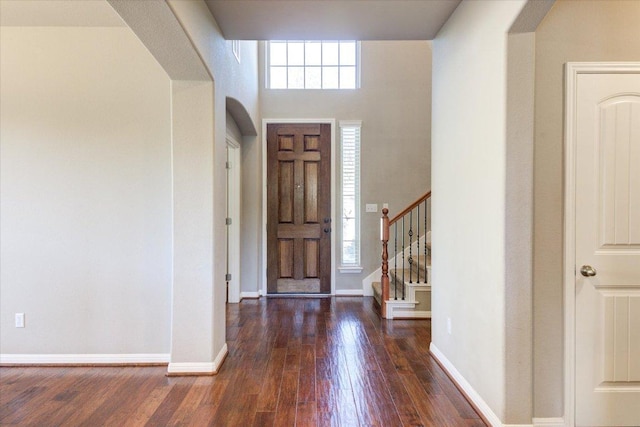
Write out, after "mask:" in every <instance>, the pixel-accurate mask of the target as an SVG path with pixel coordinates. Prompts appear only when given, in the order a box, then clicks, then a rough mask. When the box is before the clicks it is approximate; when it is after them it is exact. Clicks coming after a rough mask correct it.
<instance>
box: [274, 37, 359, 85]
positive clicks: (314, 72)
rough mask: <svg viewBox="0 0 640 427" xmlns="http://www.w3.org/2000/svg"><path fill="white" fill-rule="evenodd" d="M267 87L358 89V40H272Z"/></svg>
mask: <svg viewBox="0 0 640 427" xmlns="http://www.w3.org/2000/svg"><path fill="white" fill-rule="evenodd" d="M267 63H268V67H267V71H268V72H267V74H268V76H267V87H268V88H271V89H356V88H358V87H359V70H358V68H359V43H358V42H356V41H352V40H351V41H271V42H268V43H267Z"/></svg>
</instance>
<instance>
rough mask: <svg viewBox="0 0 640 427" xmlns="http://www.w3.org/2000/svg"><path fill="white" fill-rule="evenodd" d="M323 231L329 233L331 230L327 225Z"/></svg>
mask: <svg viewBox="0 0 640 427" xmlns="http://www.w3.org/2000/svg"><path fill="white" fill-rule="evenodd" d="M323 231H324V232H325V233H330V232H331V229H330V228H329V227H327V228H325V229H324V230H323Z"/></svg>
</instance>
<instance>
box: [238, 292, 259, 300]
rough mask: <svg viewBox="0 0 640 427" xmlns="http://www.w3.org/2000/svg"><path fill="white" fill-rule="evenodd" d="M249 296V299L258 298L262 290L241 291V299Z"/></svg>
mask: <svg viewBox="0 0 640 427" xmlns="http://www.w3.org/2000/svg"><path fill="white" fill-rule="evenodd" d="M245 298H248V299H258V298H260V292H259V291H255V292H253V291H252V292H248V291H243V292H240V301H242V300H243V299H245Z"/></svg>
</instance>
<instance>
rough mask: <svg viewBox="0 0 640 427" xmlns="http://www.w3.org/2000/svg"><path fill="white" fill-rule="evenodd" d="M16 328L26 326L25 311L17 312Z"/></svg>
mask: <svg viewBox="0 0 640 427" xmlns="http://www.w3.org/2000/svg"><path fill="white" fill-rule="evenodd" d="M16 328H24V313H16Z"/></svg>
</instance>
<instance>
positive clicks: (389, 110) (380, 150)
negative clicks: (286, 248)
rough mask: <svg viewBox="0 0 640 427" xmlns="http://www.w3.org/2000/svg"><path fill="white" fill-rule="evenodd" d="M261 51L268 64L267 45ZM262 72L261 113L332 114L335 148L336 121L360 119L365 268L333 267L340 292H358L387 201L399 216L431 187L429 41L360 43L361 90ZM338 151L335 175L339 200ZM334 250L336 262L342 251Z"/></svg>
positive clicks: (374, 254)
mask: <svg viewBox="0 0 640 427" xmlns="http://www.w3.org/2000/svg"><path fill="white" fill-rule="evenodd" d="M263 47H264V46H263ZM260 55H261V58H262V61H261V62H264V58H263V57H264V50H263V49H261V52H260ZM260 71H261V74H260V76H261V78H260V94H261V97H260V105H261V113H262V116H263V117H264V118H268V119H290V118H293V119H298V118H304V119H325V118H335V119H336V141H337V143H336V149H338V150H339V148H340V128H339V121H340V120H362V134H361V139H362V147H361V191H360V201H361V207H360V209H361V217H362V222H361V235H362V245H361V247H362V254H361V258H362V266H363V268H364V270H363V272H362V274H351V273H349V274H341V273H340V272H336V290H338V291H340V290H359V289H361V288H362V279H363V278H365V277H366V276H368V275H369V274H370V273H372V272H373V271H374V270H376V269H377V268H380V264H381V258H380V257H381V255H380V254H381V251H382V246H381V243H380V217H381V215H382V213H381V211H382V204H383V203H389V210H390V216H394V215H395V214H396V213H398V212H400V211H401V210H402V209H403V208H405V207H406V206H407V205H408V204H409V203H411V202H413V201H414V200H416V199H417V198H418V197H420V196H422V195H423V194H424V193H426V192H427V191H428V190H429V189H430V188H431V185H430V165H431V152H430V141H431V102H430V100H431V43H430V42H427V41H363V42H362V43H361V87H360V88H359V89H356V90H313V89H311V90H273V89H265V88H264V82H265V80H264V66H261V67H260ZM337 154H338V155H337V161H338V166H337V167H336V169H337V170H335V171H334V179H335V180H336V182H337V190H338V194H337V200H338V203H339V200H340V197H341V194H340V180H339V176H340V175H339V174H340V167H339V162H340V156H339V153H337ZM367 203H376V204H378V212H377V213H367V212H365V209H364V208H365V204H367ZM337 212H340V209H339V207H338V209H337ZM333 223H334V226H333V230H334V232H335V233H336V238H337V239H339V238H340V232H341V226H340V222H339V218H334V219H333ZM338 241H339V240H338ZM336 252H337V254H336V255H337V257H338V259H336V267H338V266H339V263H340V259H339V249H337V251H336Z"/></svg>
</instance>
